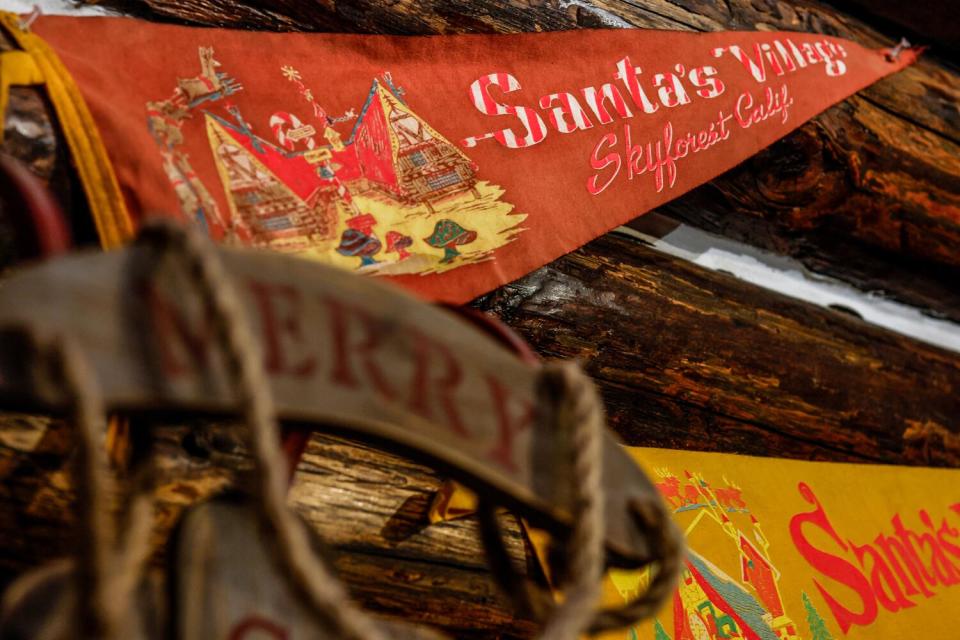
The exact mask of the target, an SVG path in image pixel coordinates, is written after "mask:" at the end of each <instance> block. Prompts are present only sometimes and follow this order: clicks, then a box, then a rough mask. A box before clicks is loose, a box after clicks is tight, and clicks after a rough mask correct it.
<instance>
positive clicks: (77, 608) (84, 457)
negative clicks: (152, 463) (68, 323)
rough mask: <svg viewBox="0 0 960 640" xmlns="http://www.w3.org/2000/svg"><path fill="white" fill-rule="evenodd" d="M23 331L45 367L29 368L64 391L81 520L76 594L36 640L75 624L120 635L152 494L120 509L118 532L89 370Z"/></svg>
mask: <svg viewBox="0 0 960 640" xmlns="http://www.w3.org/2000/svg"><path fill="white" fill-rule="evenodd" d="M27 332H28V337H29V339H30V340H31V342H32V343H33V345H34V347H35V349H36V352H37V353H38V354H41V355H50V356H51V357H50V361H49V362H50V364H51V365H52V366H51V367H49V368H43V369H41V370H38V371H37V374H38V375H39V376H41V377H45V378H48V379H49V378H53V377H54V376H56V377H55V379H54V380H52V382H53V383H54V384H55V385H56V386H59V387H60V388H61V389H62V391H63V393H64V395H65V396H66V402H67V405H68V407H69V411H70V416H71V419H72V422H73V424H74V426H75V429H76V431H77V457H76V461H75V470H74V474H75V485H76V492H77V504H78V512H79V513H78V518H79V521H80V523H81V526H80V528H79V536H78V538H79V539H78V541H77V559H76V570H75V572H74V574H73V579H74V593H75V596H76V600H75V601H74V602H69V601H67V600H61V601H60V602H59V603H58V605H57V607H56V609H55V610H54V611H53V612H52V614H51V615H50V616H48V618H47V620H45V621H44V623H43V625H42V627H41V629H40V631H39V633H38V634H37V638H38V639H40V640H61V639H62V638H64V637H65V636H68V635H72V634H73V632H74V630H75V632H76V633H77V635H78V637H80V638H88V639H91V640H93V639H97V640H120V639H121V638H124V637H126V636H127V635H128V634H127V633H125V625H124V623H125V622H126V621H127V620H128V619H129V618H128V616H129V615H130V613H131V611H133V610H135V609H133V608H131V607H129V606H128V605H129V603H130V602H131V601H132V599H133V593H134V591H135V590H136V589H137V587H138V586H139V579H140V576H142V575H143V568H144V566H145V564H146V562H147V560H148V558H149V556H150V542H149V533H150V529H151V526H152V521H153V518H152V512H153V499H152V496H150V495H149V494H144V495H140V496H137V497H135V498H134V499H133V500H132V501H131V504H130V505H129V506H128V508H127V514H126V516H127V517H126V522H127V523H129V526H127V527H124V528H123V535H120V534H118V531H117V528H116V527H115V524H114V523H113V522H112V517H111V514H110V511H109V509H107V508H105V506H104V505H107V504H109V502H110V499H111V497H112V495H113V494H115V493H116V486H115V483H114V482H113V478H112V476H111V474H110V472H109V465H108V462H107V458H106V453H105V452H106V447H105V445H104V442H103V440H104V437H105V434H106V425H107V420H106V412H105V410H104V405H103V398H102V396H101V393H100V388H99V385H98V384H97V381H96V375H95V373H94V371H93V370H92V369H91V368H90V365H89V363H88V362H87V360H86V359H85V358H84V357H83V354H82V352H81V351H80V350H79V348H77V346H76V345H75V344H74V343H72V342H70V341H68V340H66V339H60V340H56V341H53V342H52V343H50V344H43V343H42V342H41V341H40V340H39V338H38V337H37V336H36V335H35V334H33V333H32V332H30V331H29V329H28V330H27ZM45 352H46V353H45ZM38 361H40V360H39V359H38ZM49 381H50V380H48V382H49ZM71 620H74V621H75V624H71Z"/></svg>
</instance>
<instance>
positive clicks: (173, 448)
mask: <svg viewBox="0 0 960 640" xmlns="http://www.w3.org/2000/svg"><path fill="white" fill-rule="evenodd" d="M108 4H112V5H114V6H119V7H121V8H122V9H123V10H125V11H128V12H131V13H134V14H137V15H141V16H144V17H148V18H150V19H158V20H175V21H179V22H186V23H191V24H206V25H222V26H235V27H244V28H262V29H283V30H291V29H301V30H302V29H307V30H337V31H350V32H362V33H397V34H402V33H454V32H465V31H468V32H472V31H485V32H490V31H496V32H509V31H533V30H550V29H574V28H583V27H599V28H607V27H628V26H636V27H652V28H669V29H688V30H717V29H786V30H803V31H816V32H822V33H827V34H830V35H838V36H842V37H848V38H852V39H855V40H858V41H860V42H861V43H864V44H867V45H871V46H881V45H889V44H892V43H893V42H894V41H895V40H897V39H898V37H899V34H898V33H889V32H887V33H885V32H881V31H878V30H876V29H875V28H873V27H871V26H868V25H867V24H866V23H865V22H864V21H863V20H861V19H859V18H856V17H853V16H850V15H847V14H844V13H842V12H840V11H838V10H837V9H835V8H833V7H831V6H830V5H827V4H824V3H819V2H797V3H790V4H789V5H788V4H787V3H783V2H777V1H776V0H761V1H756V0H753V1H751V0H728V1H727V2H725V3H713V2H705V1H703V2H701V1H696V0H670V1H668V0H646V1H644V2H640V1H624V2H615V1H613V0H578V1H574V0H561V1H549V2H548V1H539V0H522V1H521V0H481V1H470V2H467V1H466V0H452V1H441V0H426V1H424V2H419V3H407V2H404V3H394V2H384V1H382V0H349V1H341V0H326V1H325V2H317V3H312V4H311V3H300V2H293V1H292V0H289V1H287V0H284V1H281V2H273V3H261V2H256V1H255V0H242V1H231V2H228V1H227V0H192V1H191V2H189V3H182V2H168V1H166V0H144V1H137V2H131V1H126V2H111V3H108ZM958 88H960V74H958V73H957V70H956V68H955V67H954V66H953V62H952V61H951V60H949V59H947V58H942V57H939V55H938V53H937V52H936V51H935V50H934V51H932V52H931V53H930V54H928V55H926V56H925V57H924V59H923V60H922V61H921V62H920V63H919V64H918V65H916V66H915V67H912V68H910V69H908V70H907V71H905V72H903V73H901V74H897V75H895V76H893V77H891V78H888V79H886V80H883V81H881V82H880V83H878V84H877V85H875V86H873V87H871V88H869V89H867V90H865V91H863V92H861V93H860V94H858V95H857V96H854V97H852V98H850V99H848V100H847V101H845V102H843V103H841V104H839V105H837V106H835V107H833V108H831V109H829V110H828V111H826V112H825V113H824V114H822V115H821V116H819V117H817V118H815V119H814V120H813V121H811V122H810V123H808V124H806V125H804V126H803V127H802V128H800V129H799V130H798V131H796V132H795V133H793V134H791V135H790V136H788V137H787V138H785V139H784V140H782V141H781V142H778V143H776V144H774V145H773V146H771V147H770V148H769V149H767V150H765V151H764V152H762V153H761V154H760V155H758V156H757V157H755V158H753V159H750V160H747V161H746V162H744V163H743V164H741V165H740V166H738V167H736V168H735V169H733V170H731V171H729V172H727V173H726V174H724V175H723V176H720V177H719V178H717V179H716V180H714V181H711V182H710V183H708V184H707V185H704V186H703V187H701V188H699V189H697V190H695V191H694V192H692V193H690V194H688V195H686V196H684V197H681V198H679V199H678V200H676V201H674V202H672V203H670V204H669V205H666V206H664V207H662V208H661V209H659V211H658V213H660V214H663V215H665V216H667V217H669V218H671V219H673V220H675V221H682V222H685V223H688V224H691V225H694V226H697V227H700V228H702V229H705V230H708V231H711V232H714V233H718V234H721V235H724V236H727V237H731V238H735V239H738V240H742V241H745V242H748V243H750V244H753V245H755V246H758V247H762V248H765V249H769V250H773V251H775V252H778V253H781V254H784V255H789V256H792V257H795V258H798V259H799V260H801V261H802V262H803V263H804V264H805V265H807V266H808V267H809V268H811V269H813V270H816V271H819V272H823V273H827V274H830V275H833V276H835V277H838V278H840V279H843V280H845V281H847V282H849V283H851V284H853V285H854V286H858V287H860V288H863V289H865V290H871V291H872V290H882V291H883V292H885V294H886V295H889V296H892V297H894V298H896V299H899V300H902V301H906V302H908V303H910V304H913V305H915V306H917V307H919V308H921V309H923V310H925V311H927V312H929V313H931V314H935V315H938V316H942V317H946V318H951V319H954V320H960V287H957V284H956V283H957V282H958V281H960V279H958V275H960V251H958V247H960V153H958V151H960V111H958V109H957V104H960V89H958ZM4 126H5V130H6V133H7V137H6V141H5V143H4V150H5V151H7V152H10V153H13V154H15V155H17V156H18V157H21V158H23V159H25V160H27V161H28V162H29V163H30V165H31V167H32V168H33V169H34V171H35V172H37V173H38V174H39V175H41V176H43V177H44V178H46V179H47V180H48V181H49V182H50V184H51V186H52V187H53V189H54V190H55V192H56V193H57V195H58V197H59V198H60V199H61V201H62V202H63V203H64V204H65V205H66V206H67V208H69V209H70V210H71V211H72V212H73V214H74V215H73V218H74V224H75V225H76V232H77V236H78V237H80V238H81V239H86V240H92V232H91V230H90V227H89V225H88V224H87V223H85V222H84V221H85V220H86V219H87V218H86V217H85V212H84V210H83V205H82V202H81V200H80V197H79V195H78V191H77V189H76V183H75V178H74V177H73V174H72V172H71V170H70V165H69V159H68V158H67V157H66V154H65V152H64V151H63V143H62V139H61V138H60V137H59V135H58V131H57V128H56V125H55V123H53V122H51V119H50V117H49V115H48V113H47V105H46V103H45V100H44V97H43V96H42V94H40V93H38V92H37V91H34V90H30V89H15V90H14V92H13V95H12V98H11V109H10V111H9V112H8V113H7V114H6V119H5V124H4ZM0 237H2V234H0ZM0 250H3V251H5V253H4V254H2V255H3V257H4V260H5V263H9V262H10V261H12V260H13V258H14V256H15V247H12V246H11V243H10V242H9V238H7V239H6V242H5V244H0ZM474 306H476V307H478V308H481V309H484V310H488V311H491V312H493V313H495V314H497V315H498V316H499V317H500V318H502V319H503V320H504V321H505V322H506V323H507V324H509V325H511V326H513V327H514V328H516V329H517V330H518V331H519V332H520V333H521V334H522V335H523V336H524V337H525V338H526V339H527V340H528V341H529V342H530V343H531V345H532V346H533V347H534V349H535V350H536V351H538V352H539V353H540V354H541V355H543V356H544V357H577V358H580V359H581V360H582V362H583V363H584V365H585V366H586V368H587V370H588V371H589V373H590V374H591V375H592V376H593V377H594V378H595V380H596V381H597V382H598V384H599V386H600V388H601V391H602V393H603V396H604V399H605V401H606V402H607V406H608V408H609V414H610V422H611V426H612V427H613V428H614V429H615V430H616V431H617V432H618V433H619V434H620V435H621V437H622V438H623V439H624V440H625V441H626V442H628V443H630V444H635V445H649V446H660V447H672V448H686V449H696V450H710V451H725V452H734V453H746V454H753V455H763V456H780V457H789V458H799V459H818V460H837V461H855V462H871V463H895V464H908V465H924V464H931V465H938V466H940V465H942V466H958V464H960V460H958V459H957V458H956V456H954V455H952V454H950V453H949V452H947V451H945V450H944V449H943V447H941V446H939V445H940V443H939V442H937V441H930V442H926V443H915V442H909V441H907V440H906V439H905V438H904V431H905V430H907V429H908V428H910V427H911V426H916V425H927V424H930V425H938V426H941V427H943V428H945V429H948V430H950V431H960V425H958V424H957V419H956V416H957V415H958V409H960V400H958V398H960V394H958V393H957V391H958V390H960V356H958V355H957V354H955V353H950V352H946V351H943V350H939V349H937V348H934V347H931V346H928V345H925V344H922V343H919V342H917V341H914V340H911V339H907V338H904V337H901V336H898V335H896V334H893V333H891V332H889V331H885V330H881V329H878V328H876V327H872V326H869V325H867V324H865V323H863V322H861V321H859V320H857V319H856V318H852V317H849V316H847V315H844V314H840V313H837V312H834V311H831V310H827V309H821V308H817V307H814V306H812V305H809V304H806V303H803V302H799V301H797V300H793V299H790V298H787V297H784V296H782V295H779V294H777V293H774V292H771V291H768V290H764V289H761V288H758V287H755V286H753V285H749V284H746V283H743V282H741V281H738V280H736V279H734V278H732V277H730V276H727V275H724V274H721V273H717V272H712V271H708V270H705V269H702V268H700V267H697V266H694V265H691V264H689V263H685V262H684V261H682V260H680V259H678V258H675V257H671V256H665V255H663V254H660V253H658V252H656V251H655V250H654V249H652V248H650V247H648V246H646V245H644V244H643V243H641V242H638V241H637V240H635V239H632V238H630V237H627V236H625V235H620V234H617V233H611V234H608V235H606V236H604V237H602V238H599V239H597V240H595V241H594V242H591V243H590V244H588V245H586V246H585V247H583V248H581V249H579V250H577V251H575V252H573V253H571V254H570V255H568V256H565V257H563V258H561V259H559V260H557V261H555V262H554V263H552V264H550V265H548V266H546V267H544V268H542V269H539V270H538V271H536V272H534V273H532V274H530V275H528V276H526V277H524V278H521V279H520V280H518V281H516V282H514V283H511V284H509V285H507V286H505V287H503V288H501V289H499V290H498V291H496V292H494V293H491V294H489V295H487V296H484V297H483V298H481V299H479V300H477V301H476V302H475V303H474ZM163 434H164V435H163V438H162V440H161V443H160V447H159V448H160V465H161V470H162V478H163V484H162V489H161V491H160V498H161V508H160V518H159V521H160V526H159V528H158V533H157V536H158V542H159V541H160V540H161V539H162V538H163V534H164V532H165V531H167V530H168V529H169V527H170V526H171V525H172V523H173V522H174V521H175V519H176V517H177V515H178V513H179V512H180V510H181V509H182V508H183V507H184V506H185V505H188V504H191V503H193V502H195V501H197V500H199V499H201V498H202V497H204V496H206V495H210V494H211V493H213V492H215V491H217V490H219V489H220V488H222V487H224V486H226V485H228V484H229V483H230V482H231V481H232V478H233V477H234V474H235V472H236V471H237V470H238V469H242V468H243V467H244V465H245V457H244V456H243V453H242V451H240V450H239V449H238V448H237V445H236V436H235V433H234V430H233V429H232V427H231V425H228V424H217V423H190V424H173V425H170V426H169V428H167V429H165V430H164V431H163ZM70 450H71V446H70V437H69V430H68V429H67V427H66V426H65V425H63V424H61V423H59V422H57V421H50V420H47V419H43V418H39V417H35V416H22V415H5V416H4V417H3V418H2V419H0V539H2V540H3V541H4V544H3V545H0V573H2V575H3V576H4V577H5V578H6V579H10V578H11V577H13V576H15V575H17V574H18V573H19V572H21V571H22V570H24V569H25V568H27V567H29V566H32V565H34V564H37V563H39V562H41V561H43V560H45V559H48V558H50V557H52V556H54V555H57V554H59V553H62V552H67V551H68V550H69V549H70V545H71V541H70V537H69V536H68V535H65V531H66V530H67V528H68V526H69V522H70V515H69V514H70V507H71V500H72V494H71V491H70V483H69V478H68V475H67V472H66V469H67V463H68V460H69V454H70ZM440 481H441V479H440V478H439V477H438V476H437V475H436V474H435V473H433V472H432V471H431V470H429V469H427V468H424V467H422V466H420V465H416V464H413V463H410V462H409V461H406V460H404V459H402V458H399V457H396V456H394V455H391V454H389V453H387V452H383V451H379V450H376V449H372V448H369V447H365V446H362V445H358V444H356V443H350V442H347V441H344V440H340V439H336V438H332V437H328V436H321V435H317V436H315V437H314V438H313V439H312V440H311V443H310V445H309V448H308V451H307V454H306V456H305V459H304V461H303V463H302V464H301V465H300V467H299V468H298V470H297V475H296V478H295V484H294V488H293V491H292V495H291V499H292V500H293V501H294V503H295V504H296V506H297V508H298V510H299V511H300V512H301V513H303V514H304V515H305V516H306V517H307V518H308V520H309V521H310V522H311V523H312V524H313V525H314V526H315V527H316V529H317V531H318V532H319V533H320V534H321V536H323V537H324V538H325V539H326V540H327V542H328V543H329V544H330V545H331V546H332V547H333V548H334V549H335V551H336V555H337V558H338V567H339V569H340V570H341V571H342V573H343V575H344V576H345V578H346V579H347V580H348V582H349V583H350V585H351V587H352V588H353V589H354V592H355V593H356V594H357V596H358V597H359V598H360V599H361V600H362V601H363V602H364V603H365V604H366V605H368V606H370V607H373V608H376V609H378V610H381V611H386V612H389V613H394V614H397V615H401V616H404V617H407V618H409V619H414V620H420V621H425V622H429V623H432V624H437V625H439V626H441V627H443V628H445V629H447V630H448V631H450V632H451V633H453V634H454V635H455V636H456V637H462V638H472V637H476V638H493V637H501V638H513V637H527V636H529V635H530V633H531V632H532V626H531V624H530V623H529V622H526V621H523V620H517V619H515V618H514V617H513V616H512V614H511V613H510V608H509V606H508V605H507V604H506V603H505V602H504V600H503V599H502V598H501V596H500V595H499V594H498V593H497V591H496V589H495V588H494V586H493V584H492V582H491V580H490V577H489V575H488V573H487V571H486V569H485V568H484V566H483V563H482V552H481V551H480V549H479V545H478V542H477V537H476V526H475V523H474V522H473V521H472V520H470V519H467V520H464V521H460V522H451V523H444V524H441V525H434V526H428V525H427V522H426V518H425V514H426V509H427V505H428V504H429V500H430V498H431V496H432V492H433V491H435V490H436V488H437V486H439V482H440ZM509 532H510V540H511V550H512V552H513V553H514V554H515V555H516V557H517V558H518V560H519V559H526V560H527V562H528V563H529V561H530V557H529V553H528V550H526V549H525V547H524V543H523V540H522V539H521V538H520V536H519V534H518V531H517V528H516V525H515V523H513V524H511V525H510V527H509Z"/></svg>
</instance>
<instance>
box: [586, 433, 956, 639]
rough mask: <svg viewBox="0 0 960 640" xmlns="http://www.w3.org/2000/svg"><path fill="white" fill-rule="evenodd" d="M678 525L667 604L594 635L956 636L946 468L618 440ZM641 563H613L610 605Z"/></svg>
mask: <svg viewBox="0 0 960 640" xmlns="http://www.w3.org/2000/svg"><path fill="white" fill-rule="evenodd" d="M628 450H629V451H630V453H631V455H632V457H633V458H634V459H635V460H636V461H637V462H638V464H640V465H641V466H642V467H643V469H644V471H646V472H647V473H648V474H649V475H650V477H651V478H653V479H654V480H655V481H656V483H657V487H658V488H659V489H660V491H661V493H662V494H663V496H664V498H665V499H666V500H667V502H668V504H669V506H670V508H671V510H672V511H673V513H674V519H675V521H676V523H677V524H678V525H679V526H680V527H681V529H682V530H683V531H684V533H685V535H686V541H687V561H686V563H685V570H684V571H683V573H682V575H681V577H680V583H679V585H678V588H677V590H676V592H675V594H674V597H673V600H672V602H670V603H669V604H668V605H667V606H666V607H664V609H663V610H662V611H661V612H660V613H659V614H658V615H657V616H656V618H655V619H654V620H650V621H648V622H645V623H643V624H642V625H640V626H638V627H637V628H635V629H631V630H624V631H623V632H621V633H611V634H606V635H603V636H602V638H603V639H604V640H614V639H616V640H620V639H623V640H628V639H629V640H634V639H642V640H670V639H672V640H698V639H700V638H762V639H765V640H766V639H769V640H778V639H779V640H800V639H803V640H831V639H834V638H837V639H839V638H848V639H850V640H858V639H864V640H866V639H874V638H928V639H930V640H937V639H943V640H946V639H948V638H955V637H957V627H956V624H957V623H956V620H955V619H954V617H953V616H951V615H949V613H948V612H951V611H956V610H957V607H960V544H958V543H960V503H958V502H957V498H956V496H955V495H951V494H950V493H949V492H944V487H950V486H953V483H954V482H956V479H957V471H956V470H951V469H926V468H911V469H903V468H898V467H891V466H885V465H863V464H840V463H824V462H806V461H795V460H777V459H772V458H753V457H747V456H736V455H727V454H717V453H699V452H691V451H671V450H664V449H648V448H628ZM647 579H648V578H647V576H646V575H645V573H643V572H629V571H611V572H609V573H608V575H607V578H606V582H605V598H606V602H607V603H608V604H611V605H613V604H622V603H623V601H624V599H629V598H632V597H635V595H636V592H637V591H638V590H642V589H643V585H644V584H645V581H646V580H647Z"/></svg>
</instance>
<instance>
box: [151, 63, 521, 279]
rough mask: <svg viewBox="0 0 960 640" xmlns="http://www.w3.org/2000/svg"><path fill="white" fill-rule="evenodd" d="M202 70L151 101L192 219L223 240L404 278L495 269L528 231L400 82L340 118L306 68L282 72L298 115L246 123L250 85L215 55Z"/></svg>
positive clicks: (375, 86)
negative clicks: (195, 156) (203, 155)
mask: <svg viewBox="0 0 960 640" xmlns="http://www.w3.org/2000/svg"><path fill="white" fill-rule="evenodd" d="M199 58H200V73H199V75H195V76H190V77H181V78H178V79H177V82H176V86H175V87H174V89H173V93H172V95H171V96H170V97H168V98H166V99H163V100H158V101H155V102H149V103H147V105H146V107H147V123H148V127H149V130H150V133H151V135H152V136H153V138H154V140H155V141H156V142H157V144H158V146H159V149H160V153H161V156H162V159H163V165H164V169H165V171H166V174H167V176H168V177H169V179H170V183H171V185H172V186H173V189H174V190H175V191H176V194H177V196H178V198H179V201H180V204H181V208H182V211H183V214H184V215H185V216H186V217H187V218H189V219H191V220H194V221H196V223H197V224H200V225H201V226H203V227H204V228H206V230H207V231H208V233H209V234H210V235H211V236H212V237H214V238H215V239H217V240H219V241H222V242H225V243H228V244H231V243H232V244H241V245H245V246H255V247H263V248H270V249H274V250H279V251H285V252H290V253H296V254H298V255H301V256H303V257H309V258H315V259H319V260H321V261H323V262H327V263H330V264H334V265H336V266H339V267H342V268H346V269H350V270H359V271H361V272H364V273H371V274H381V275H399V274H417V273H419V274H429V273H439V272H442V271H446V270H449V269H453V268H456V267H459V266H461V265H465V264H471V263H475V262H479V261H483V260H488V259H491V258H492V256H493V253H494V251H495V250H496V249H498V248H499V247H502V246H504V245H506V244H507V243H509V242H511V241H512V240H514V239H515V238H516V237H517V236H518V235H519V234H520V233H522V231H523V229H522V226H521V224H522V222H523V221H524V219H525V218H526V215H524V214H519V213H516V212H514V211H513V209H514V207H513V205H512V204H510V203H509V202H506V201H505V200H503V199H502V196H503V195H504V191H503V189H501V188H500V187H498V186H496V185H493V184H490V183H488V182H485V181H479V180H477V177H476V172H477V166H476V165H475V164H474V163H473V162H472V161H471V160H470V158H469V157H467V156H466V154H464V153H463V151H462V150H461V149H460V148H458V147H457V146H456V145H454V144H453V143H451V142H450V141H449V140H447V139H446V138H444V137H443V135H442V134H441V133H440V132H438V131H436V130H435V129H433V128H432V127H431V126H430V125H429V124H428V123H427V122H425V121H424V120H423V119H422V118H420V117H419V116H418V115H417V114H416V113H415V112H414V111H413V110H412V108H411V107H410V105H408V104H407V101H406V99H405V91H404V89H403V88H401V87H398V86H397V85H395V84H394V80H393V78H392V77H391V74H390V73H388V72H387V73H384V74H383V75H382V76H381V77H378V78H374V79H373V80H372V85H371V87H370V89H369V92H368V93H367V95H366V96H365V100H363V102H359V100H362V99H363V98H364V96H358V104H359V110H357V109H353V108H352V109H350V110H348V111H347V112H346V113H343V114H339V115H332V114H330V113H328V112H327V111H326V110H325V109H324V108H323V106H322V105H321V102H320V100H321V98H320V97H318V96H317V95H315V94H314V92H313V89H312V88H311V87H309V86H308V81H307V80H306V79H304V78H302V77H301V75H300V72H299V71H298V70H297V69H296V68H294V67H292V66H283V67H280V68H278V69H277V73H278V74H282V75H283V77H284V78H285V79H286V80H287V81H289V86H290V94H289V96H288V97H286V99H284V102H285V103H288V107H287V109H288V110H278V111H276V112H274V113H273V114H272V115H271V116H270V117H269V121H267V122H249V121H247V120H246V119H245V118H244V114H243V112H242V109H241V107H240V106H239V104H240V102H241V101H240V100H239V99H238V98H239V97H242V96H243V93H242V92H243V91H244V90H245V89H244V87H243V84H242V82H241V80H240V79H238V78H236V77H234V76H232V75H229V74H227V73H226V72H224V71H222V70H220V67H221V64H220V63H219V62H218V61H217V59H216V57H215V52H214V49H213V48H212V47H200V49H199ZM315 80H316V79H315ZM238 94H239V95H238ZM279 99H280V98H279V97H278V100H279ZM289 104H294V105H296V106H298V107H299V108H300V109H302V111H301V112H300V113H299V114H298V113H297V112H296V109H292V108H290V107H289ZM188 132H189V133H188ZM197 133H199V134H200V135H204V134H205V136H206V138H207V140H208V142H209V149H210V153H211V154H212V159H213V161H214V164H215V165H216V168H217V173H218V174H219V178H220V182H221V185H220V188H222V190H223V194H224V200H225V201H226V203H227V208H226V210H224V209H223V208H222V207H221V206H219V205H218V204H217V199H216V198H214V197H213V196H212V193H213V192H212V189H214V188H216V185H209V184H204V182H203V180H202V179H201V178H200V177H199V176H198V174H197V172H196V171H195V169H194V166H193V165H192V164H191V157H190V153H188V152H187V150H186V145H185V136H186V135H191V136H193V135H196V134H197ZM196 148H197V147H192V150H194V151H193V152H194V153H195V152H196V151H195V149H196Z"/></svg>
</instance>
